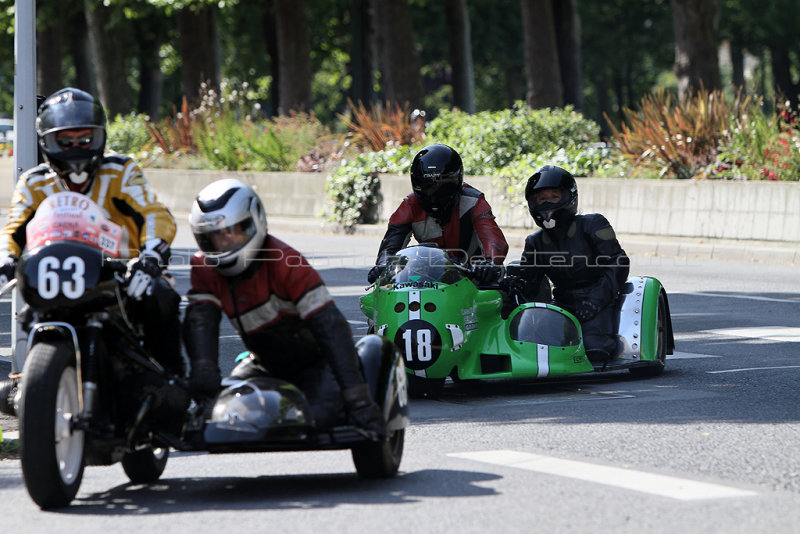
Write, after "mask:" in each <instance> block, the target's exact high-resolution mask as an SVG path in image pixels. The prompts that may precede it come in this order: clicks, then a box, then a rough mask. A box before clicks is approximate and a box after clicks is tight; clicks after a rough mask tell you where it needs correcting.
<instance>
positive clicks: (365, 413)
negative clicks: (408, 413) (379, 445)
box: [342, 384, 386, 441]
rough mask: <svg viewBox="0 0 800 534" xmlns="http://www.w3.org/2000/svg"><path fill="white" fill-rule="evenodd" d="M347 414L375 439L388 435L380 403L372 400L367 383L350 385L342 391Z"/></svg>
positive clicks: (356, 424) (358, 426)
mask: <svg viewBox="0 0 800 534" xmlns="http://www.w3.org/2000/svg"><path fill="white" fill-rule="evenodd" d="M342 397H343V398H344V406H345V409H346V410H347V416H348V418H349V420H350V423H352V424H353V426H355V427H357V428H359V429H361V430H364V431H365V432H366V433H367V434H368V435H369V436H370V438H371V439H372V440H373V441H379V440H381V439H383V438H384V437H386V426H385V425H384V422H383V415H381V412H380V409H378V405H377V404H375V402H374V401H373V400H372V396H371V395H370V394H369V386H368V385H367V384H358V385H356V386H350V387H349V388H347V389H345V390H344V391H342Z"/></svg>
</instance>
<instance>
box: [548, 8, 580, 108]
mask: <svg viewBox="0 0 800 534" xmlns="http://www.w3.org/2000/svg"><path fill="white" fill-rule="evenodd" d="M576 1H577V0H553V15H554V19H555V28H556V45H557V47H558V64H559V68H560V71H561V83H562V84H563V86H564V93H563V98H564V104H572V105H573V106H575V109H578V110H580V109H582V108H583V76H582V74H581V20H580V17H579V15H578V9H577V7H576V5H575V3H576Z"/></svg>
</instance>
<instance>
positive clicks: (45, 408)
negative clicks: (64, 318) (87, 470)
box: [19, 340, 84, 508]
mask: <svg viewBox="0 0 800 534" xmlns="http://www.w3.org/2000/svg"><path fill="white" fill-rule="evenodd" d="M21 390H22V396H21V398H20V406H19V412H20V413H19V420H20V436H19V437H20V439H19V442H20V458H21V463H22V475H23V478H24V479H25V486H26V487H27V489H28V493H29V494H30V496H31V498H32V499H33V500H34V501H35V502H36V504H38V505H39V506H40V507H42V508H58V507H61V506H67V505H68V504H69V503H70V501H72V499H73V498H74V497H75V495H76V494H77V493H78V488H79V487H80V485H81V480H82V478H83V468H84V433H83V431H82V430H76V429H74V428H73V427H74V424H75V416H76V415H77V414H78V412H79V408H78V379H77V374H76V371H75V361H74V357H73V353H72V347H71V345H69V344H67V343H65V342H63V341H61V340H58V341H52V342H50V341H47V342H40V343H37V344H35V345H34V346H33V347H32V348H31V350H30V351H29V352H28V356H27V358H26V361H25V367H24V370H23V374H22V384H21Z"/></svg>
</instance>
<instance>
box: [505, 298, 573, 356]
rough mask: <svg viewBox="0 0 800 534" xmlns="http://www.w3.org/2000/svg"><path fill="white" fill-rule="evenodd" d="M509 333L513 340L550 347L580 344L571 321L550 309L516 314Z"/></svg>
mask: <svg viewBox="0 0 800 534" xmlns="http://www.w3.org/2000/svg"><path fill="white" fill-rule="evenodd" d="M509 333H510V335H511V339H513V340H516V341H525V342H528V343H537V344H539V345H549V346H551V347H572V346H575V345H579V344H580V342H581V337H580V334H579V333H578V327H577V326H575V323H574V322H573V321H572V319H570V318H569V317H567V316H566V315H564V314H563V313H561V312H559V311H556V310H553V309H550V308H539V307H537V308H527V309H525V310H523V311H522V312H520V313H518V314H517V315H516V316H514V318H513V320H512V321H511V325H510V326H509Z"/></svg>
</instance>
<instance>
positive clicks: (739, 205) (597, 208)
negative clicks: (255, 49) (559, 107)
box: [145, 169, 800, 243]
mask: <svg viewBox="0 0 800 534" xmlns="http://www.w3.org/2000/svg"><path fill="white" fill-rule="evenodd" d="M145 175H146V176H147V178H148V179H149V180H150V182H151V184H152V186H153V189H154V190H155V191H156V192H157V193H158V195H159V198H161V199H162V201H163V202H164V203H166V204H167V205H168V206H169V207H170V208H171V209H173V210H174V211H175V212H176V213H187V212H188V211H189V209H190V207H191V202H192V200H193V199H194V196H195V195H196V194H197V192H198V191H200V189H202V188H203V186H205V185H206V184H209V183H211V182H213V181H214V180H219V179H221V178H228V177H235V178H238V179H240V180H242V181H243V182H246V183H248V184H250V185H252V186H253V187H254V188H255V189H256V190H257V191H258V193H259V195H260V196H261V198H262V200H263V201H264V204H265V206H266V209H267V213H268V214H269V215H272V216H291V217H321V216H322V214H323V213H324V211H325V209H326V207H327V206H326V202H327V199H326V196H325V178H326V175H325V174H318V173H292V172H276V173H249V172H233V171H230V172H228V171H185V170H170V169H146V170H145ZM466 181H467V182H468V183H469V184H471V185H472V186H474V187H476V188H478V189H480V190H481V191H483V192H484V193H485V194H486V198H487V199H488V200H489V203H490V204H492V207H493V208H494V211H495V215H496V216H497V218H498V223H499V224H500V226H501V227H509V228H531V227H532V226H533V221H532V219H531V217H530V215H529V214H528V213H527V210H526V209H525V208H523V207H521V206H520V207H515V208H504V207H503V206H502V202H501V192H500V191H499V190H498V189H497V188H496V187H495V186H494V185H493V180H492V178H490V177H484V176H477V177H467V178H466ZM410 191H411V186H410V181H409V179H408V177H407V176H398V175H384V176H382V177H381V192H382V196H383V202H382V205H381V209H380V213H381V218H382V220H384V221H385V220H386V219H388V218H389V216H390V215H391V213H392V211H393V210H394V209H395V208H396V207H397V205H398V204H399V203H400V200H401V199H402V198H403V197H405V196H406V195H408V194H409V193H410ZM578 191H579V193H580V201H579V206H580V210H581V212H583V213H594V212H597V213H602V214H603V215H605V216H606V217H607V218H608V219H609V221H611V224H612V225H613V226H614V228H615V229H616V231H617V232H618V233H624V234H651V235H665V236H681V237H701V238H702V237H705V238H723V239H758V240H770V241H783V242H797V243H800V182H724V181H711V180H707V181H702V180H701V181H687V180H627V179H605V178H579V179H578Z"/></svg>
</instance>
